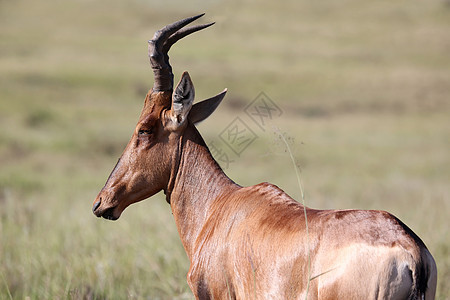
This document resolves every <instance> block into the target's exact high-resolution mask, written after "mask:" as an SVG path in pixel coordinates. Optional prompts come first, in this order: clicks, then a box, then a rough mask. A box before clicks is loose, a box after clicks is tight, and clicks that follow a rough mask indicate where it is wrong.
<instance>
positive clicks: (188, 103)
mask: <svg viewBox="0 0 450 300" xmlns="http://www.w3.org/2000/svg"><path fill="white" fill-rule="evenodd" d="M194 97H195V90H194V84H193V83H192V80H191V77H190V76H189V73H188V72H184V73H183V75H181V79H180V82H179V83H178V85H177V87H176V88H175V91H174V92H173V94H172V109H171V110H170V119H171V121H172V124H174V125H175V126H176V127H178V126H180V125H181V124H183V123H184V122H185V121H186V119H187V116H188V114H189V111H190V110H191V107H192V102H194Z"/></svg>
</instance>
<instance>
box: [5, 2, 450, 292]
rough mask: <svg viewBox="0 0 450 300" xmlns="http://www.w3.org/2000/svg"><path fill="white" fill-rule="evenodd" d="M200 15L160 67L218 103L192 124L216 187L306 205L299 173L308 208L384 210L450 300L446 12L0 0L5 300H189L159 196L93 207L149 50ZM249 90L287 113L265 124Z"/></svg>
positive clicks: (146, 72)
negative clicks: (163, 31) (232, 143)
mask: <svg viewBox="0 0 450 300" xmlns="http://www.w3.org/2000/svg"><path fill="white" fill-rule="evenodd" d="M201 12H206V13H207V14H206V15H205V16H204V17H203V18H202V21H201V22H204V23H206V22H212V21H215V22H217V23H216V25H214V26H213V27H211V28H209V29H207V30H205V31H203V32H200V33H196V34H194V35H192V36H190V37H189V38H187V39H184V40H182V41H180V42H178V43H177V44H176V45H175V46H174V47H173V49H172V50H171V52H170V57H171V64H172V66H173V69H174V73H175V80H176V81H177V80H178V79H179V77H180V75H181V73H182V71H184V70H188V71H189V72H190V74H191V76H192V78H193V80H194V83H195V84H196V95H197V100H201V99H202V98H207V97H209V96H212V95H213V94H216V93H217V92H219V91H221V90H222V89H223V88H225V87H227V88H228V90H229V92H228V95H227V97H226V98H225V100H224V101H223V103H222V105H221V107H220V108H219V109H218V110H217V111H216V112H215V114H214V115H213V116H212V117H211V118H210V119H209V120H206V121H205V122H203V123H201V124H200V125H199V130H200V132H201V133H202V134H203V136H204V138H205V140H206V142H207V143H208V144H210V145H211V144H213V145H214V148H215V150H217V151H215V152H214V153H215V155H216V158H217V159H218V160H220V163H221V164H222V166H224V168H226V170H225V171H226V173H227V174H228V175H229V176H230V177H231V178H232V179H234V180H235V181H236V182H238V183H240V184H241V185H253V184H257V183H259V182H262V181H269V182H272V183H274V184H277V185H278V186H280V187H281V188H282V189H284V190H285V191H286V192H288V193H289V194H290V195H291V196H293V197H294V198H296V199H298V200H299V201H302V199H301V193H300V188H299V186H298V183H297V176H296V169H295V168H298V169H299V170H300V171H301V172H300V176H301V181H302V183H303V188H304V190H305V199H304V201H305V202H306V204H307V205H308V206H310V207H314V208H323V209H328V208H330V209H331V208H361V209H380V210H387V211H390V212H392V213H393V214H395V215H396V216H397V217H398V218H400V219H401V220H402V221H403V222H405V223H406V224H407V225H408V226H409V227H410V228H411V229H412V230H414V231H415V232H416V233H417V234H418V235H419V236H420V237H421V238H422V239H423V241H424V242H425V244H426V245H427V246H428V248H429V249H430V251H431V253H432V254H433V255H434V257H435V259H436V262H437V266H438V272H439V279H438V292H437V293H438V296H437V298H438V299H449V298H450V296H449V295H450V283H449V282H450V237H449V215H450V199H449V182H450V156H449V148H450V124H449V117H450V34H449V33H450V2H449V1H448V0H429V1H406V0H400V1H388V0H379V1H361V0H358V1H356V0H339V1H336V0H323V1H303V0H301V1H299V0H295V1H294V0H285V1H269V0H260V1H256V0H247V1H221V0H211V1H200V0H198V1H190V2H189V4H187V3H186V2H184V1H181V0H180V1H178V0H168V1H156V0H131V1H118V0H109V1H105V0H99V1H90V0H65V1H50V0H41V1H30V0H18V1H6V0H0V298H1V299H24V298H27V297H29V298H30V299H83V298H84V299H125V298H128V299H191V298H192V294H191V292H190V290H189V288H188V286H187V283H186V273H187V270H188V268H189V262H188V260H187V257H186V255H185V253H184V250H183V248H182V245H181V242H180V241H179V237H178V233H177V230H176V227H175V223H174V221H173V217H172V215H171V211H170V207H169V205H168V204H167V203H166V202H165V199H164V197H163V195H162V194H158V195H156V196H154V197H152V198H151V199H149V200H146V201H143V202H140V203H138V204H135V205H132V206H130V207H129V208H128V209H127V210H126V211H125V212H124V213H123V215H122V217H121V218H120V219H119V220H118V221H117V222H111V221H106V220H103V219H97V218H95V217H94V215H93V214H92V212H91V205H92V202H93V200H94V198H95V196H96V195H97V193H98V192H99V191H100V189H101V188H102V186H103V184H104V182H105V181H106V179H107V177H108V175H109V173H110V171H111V170H112V168H113V167H114V165H115V163H116V161H117V158H118V157H119V156H120V154H121V152H122V150H123V149H124V147H125V146H126V144H127V142H128V139H129V137H130V136H131V134H132V132H133V130H134V126H135V123H136V121H137V119H138V116H139V113H140V110H141V108H142V104H143V100H144V97H145V94H146V92H147V90H148V89H150V88H151V87H152V83H153V74H152V71H151V69H150V67H149V62H148V58H147V40H149V39H150V38H151V37H152V36H153V33H154V32H155V30H157V29H159V28H161V27H162V26H164V25H166V24H168V23H171V22H173V21H176V20H178V19H181V18H185V17H188V16H191V15H194V14H197V13H201ZM261 92H263V93H264V94H265V95H266V96H267V97H268V98H269V99H270V100H271V103H273V104H275V105H276V106H277V107H278V108H279V109H280V111H281V114H278V115H276V116H273V117H271V118H269V119H270V122H268V123H266V124H265V125H264V126H263V127H261V126H258V125H257V124H255V122H254V120H252V119H251V118H250V117H249V115H248V114H246V107H248V106H249V105H251V103H252V101H254V100H255V99H257V97H258V96H259V95H260V93H261ZM236 117H239V118H240V119H241V120H242V122H243V123H245V124H246V125H247V126H248V127H249V128H250V129H251V130H252V131H253V132H254V134H255V135H256V138H255V139H254V141H253V142H252V143H251V144H249V145H248V147H246V148H245V149H244V150H243V151H242V152H241V153H240V154H239V155H237V154H236V153H234V152H232V151H230V149H229V147H227V145H226V144H224V142H223V140H222V139H220V133H221V132H223V130H225V129H226V128H227V126H228V125H229V124H230V123H231V122H232V121H233V120H234V119H235V118H236ZM267 121H269V120H268V119H267ZM269 123H270V124H269ZM281 135H282V137H281ZM283 138H284V139H285V140H286V141H287V142H286V143H285V142H284V141H283ZM288 146H289V147H288ZM289 149H290V150H289ZM289 151H290V152H291V153H292V154H293V156H294V157H295V160H296V162H295V163H293V162H292V161H291V159H290V153H289ZM223 155H226V156H227V157H228V159H229V160H228V161H225V160H224V156H223Z"/></svg>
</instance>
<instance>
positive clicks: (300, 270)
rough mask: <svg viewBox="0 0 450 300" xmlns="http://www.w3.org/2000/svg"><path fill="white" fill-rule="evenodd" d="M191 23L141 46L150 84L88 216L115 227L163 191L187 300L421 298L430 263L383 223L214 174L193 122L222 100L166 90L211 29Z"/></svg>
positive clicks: (410, 240) (396, 227)
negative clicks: (183, 46)
mask: <svg viewBox="0 0 450 300" xmlns="http://www.w3.org/2000/svg"><path fill="white" fill-rule="evenodd" d="M201 16H202V15H199V16H195V17H191V18H187V19H184V20H181V21H178V22H175V23H173V24H171V25H168V26H166V27H164V28H163V29H161V30H159V31H157V32H156V33H155V35H154V37H153V39H152V40H150V41H149V57H150V63H151V66H152V68H153V72H154V75H155V82H154V86H153V89H151V90H150V91H149V92H148V94H147V96H146V98H145V103H144V108H143V110H142V112H141V116H140V118H139V121H138V123H137V126H136V129H135V131H134V133H133V135H132V137H131V140H130V141H129V143H128V145H127V147H126V148H125V150H124V152H123V154H122V156H121V157H120V159H119V161H118V163H117V165H116V166H115V168H114V170H113V171H112V173H111V175H110V176H109V178H108V180H107V182H106V184H105V186H104V187H103V188H102V190H101V191H100V193H99V195H98V196H97V198H96V199H95V202H94V205H93V211H94V213H95V215H96V216H98V217H104V218H106V219H110V220H116V219H118V218H119V217H120V215H121V213H122V212H123V210H124V209H125V208H126V207H127V206H129V205H130V204H132V203H135V202H138V201H141V200H143V199H145V198H148V197H150V196H152V195H154V194H155V193H157V192H159V191H161V190H164V192H165V194H166V199H167V202H168V203H169V204H170V206H171V209H172V213H173V216H174V219H175V222H176V225H177V228H178V232H179V234H180V237H181V241H182V243H183V246H184V248H185V250H186V253H187V255H188V257H189V259H190V262H191V266H190V269H189V273H188V275H187V279H188V283H189V286H190V288H191V289H192V292H193V293H194V295H195V297H196V298H197V299H305V298H307V299H433V298H434V296H435V291H436V279H437V271H436V264H435V262H434V259H433V257H432V256H431V254H430V252H429V251H428V250H427V248H426V247H425V245H424V243H423V242H422V241H421V240H420V238H419V237H418V236H417V235H416V234H414V233H413V232H412V231H411V230H410V229H409V228H408V227H407V226H406V225H405V224H403V223H402V222H401V221H400V220H399V219H397V218H396V217H394V216H393V215H391V214H389V213H387V212H384V211H363V210H316V209H311V208H307V207H304V206H303V205H301V204H300V203H299V202H297V201H295V200H293V199H292V198H291V197H289V196H288V195H287V194H286V193H284V192H283V191H282V190H281V189H279V188H278V187H277V186H275V185H272V184H270V183H261V184H258V185H255V186H250V187H241V186H239V185H238V184H236V183H234V182H233V181H232V180H231V179H230V178H228V177H227V175H225V173H224V172H223V171H222V169H221V168H220V166H219V165H218V164H217V163H216V161H215V160H214V158H213V157H212V155H211V153H210V152H209V150H208V147H207V145H206V144H205V142H204V140H203V139H202V137H201V135H200V133H199V132H198V131H197V129H196V127H195V123H197V122H200V121H202V120H204V119H206V118H207V117H208V116H209V115H210V114H211V113H212V112H213V111H214V110H215V109H216V107H217V106H218V105H219V103H220V102H221V100H222V99H223V97H224V96H225V93H226V90H225V91H223V92H222V93H220V94H218V95H217V96H214V97H212V98H210V99H208V100H205V101H203V102H199V103H197V104H194V105H192V103H193V101H194V94H195V92H194V85H193V84H192V81H191V78H190V77H189V74H188V73H187V72H184V73H183V75H182V77H181V80H180V82H179V83H178V85H177V86H176V87H175V90H174V91H173V74H172V68H171V66H170V64H169V57H168V54H167V53H168V51H169V49H170V47H171V46H172V45H173V44H174V43H175V42H177V41H178V40H179V39H181V38H183V37H184V36H186V35H188V34H190V33H193V32H195V31H198V30H201V29H203V28H206V27H208V26H210V25H212V24H213V23H211V24H206V25H197V26H192V27H187V28H184V26H186V25H187V24H189V23H191V22H193V21H194V20H196V19H198V18H199V17H201ZM183 28H184V29H183ZM306 221H307V222H306ZM306 223H307V227H306Z"/></svg>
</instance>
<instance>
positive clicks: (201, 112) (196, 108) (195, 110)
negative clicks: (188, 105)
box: [189, 89, 227, 124]
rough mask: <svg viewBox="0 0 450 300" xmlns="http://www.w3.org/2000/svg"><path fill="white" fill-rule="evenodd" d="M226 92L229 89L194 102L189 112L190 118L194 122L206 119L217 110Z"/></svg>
mask: <svg viewBox="0 0 450 300" xmlns="http://www.w3.org/2000/svg"><path fill="white" fill-rule="evenodd" d="M226 93H227V89H224V90H223V91H222V92H221V93H220V94H217V95H215V96H214V97H211V98H209V99H206V100H203V101H202V102H199V103H196V104H194V105H193V106H192V109H191V112H190V113H189V120H191V122H192V123H194V124H195V123H198V122H201V121H203V120H205V119H206V118H207V117H209V116H210V115H211V114H212V113H213V112H214V111H215V110H216V108H217V107H218V106H219V104H220V102H221V101H222V99H223V98H224V97H225V94H226Z"/></svg>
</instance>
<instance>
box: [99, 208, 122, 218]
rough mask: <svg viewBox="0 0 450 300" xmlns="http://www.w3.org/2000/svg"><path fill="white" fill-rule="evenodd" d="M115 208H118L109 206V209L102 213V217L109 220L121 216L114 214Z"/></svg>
mask: <svg viewBox="0 0 450 300" xmlns="http://www.w3.org/2000/svg"><path fill="white" fill-rule="evenodd" d="M115 209H116V208H115V207H110V208H108V209H107V210H105V211H104V212H103V214H102V215H101V217H102V218H104V219H107V220H111V221H115V220H117V219H118V218H119V217H116V216H115V215H114V210H115Z"/></svg>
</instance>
